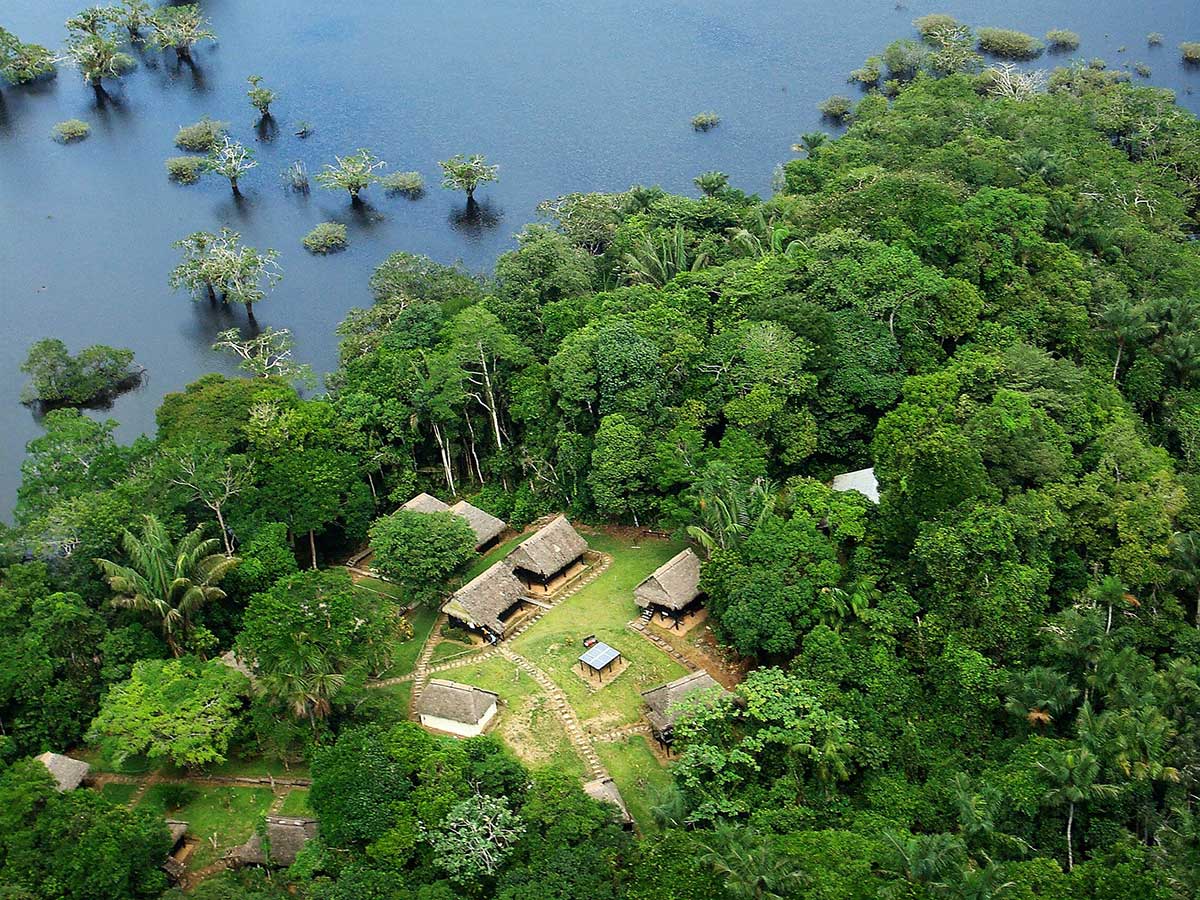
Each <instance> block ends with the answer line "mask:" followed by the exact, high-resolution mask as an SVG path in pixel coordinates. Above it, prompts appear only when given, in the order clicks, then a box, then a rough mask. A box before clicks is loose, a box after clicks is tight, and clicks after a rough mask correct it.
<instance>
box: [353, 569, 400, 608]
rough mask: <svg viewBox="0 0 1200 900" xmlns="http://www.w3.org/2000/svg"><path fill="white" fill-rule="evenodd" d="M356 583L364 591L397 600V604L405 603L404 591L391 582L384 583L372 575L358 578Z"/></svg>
mask: <svg viewBox="0 0 1200 900" xmlns="http://www.w3.org/2000/svg"><path fill="white" fill-rule="evenodd" d="M354 583H355V584H356V585H358V587H360V588H362V589H363V590H366V591H370V592H371V593H372V594H375V595H379V594H382V595H383V596H385V597H389V598H391V599H392V600H395V601H396V602H397V603H403V602H404V591H402V590H401V589H400V588H399V586H397V585H394V584H392V583H391V582H389V581H382V580H380V579H378V578H372V577H371V576H370V575H363V576H356V577H355V580H354Z"/></svg>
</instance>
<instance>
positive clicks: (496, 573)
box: [442, 560, 526, 641]
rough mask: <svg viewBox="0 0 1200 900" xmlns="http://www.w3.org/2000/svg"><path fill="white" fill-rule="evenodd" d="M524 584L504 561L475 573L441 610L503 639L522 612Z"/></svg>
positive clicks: (489, 635) (472, 627)
mask: <svg viewBox="0 0 1200 900" xmlns="http://www.w3.org/2000/svg"><path fill="white" fill-rule="evenodd" d="M525 595H526V590H525V585H524V584H522V583H521V581H520V579H518V578H517V576H516V575H514V574H513V571H512V568H511V567H510V566H509V564H508V563H507V562H506V561H505V560H500V562H498V563H494V564H493V565H492V566H491V567H489V568H487V569H485V570H484V571H483V572H481V573H480V574H478V575H476V576H475V577H474V578H472V579H471V580H470V581H468V582H467V583H466V584H464V585H463V586H462V587H460V588H459V589H458V590H457V591H455V592H454V593H453V594H451V595H450V599H449V600H447V601H446V602H445V603H444V604H443V605H442V612H444V613H445V614H446V615H448V616H450V618H452V619H457V620H458V621H459V622H461V623H462V624H463V625H465V626H466V627H467V628H471V629H474V630H475V631H482V632H484V633H485V634H487V636H488V637H489V638H490V639H491V640H493V641H498V640H502V639H503V638H504V637H505V635H506V634H507V633H508V631H509V629H510V627H511V626H512V624H513V623H514V621H515V620H516V618H517V614H518V613H519V612H520V611H521V608H522V606H523V603H524V600H525Z"/></svg>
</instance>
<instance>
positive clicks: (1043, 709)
mask: <svg viewBox="0 0 1200 900" xmlns="http://www.w3.org/2000/svg"><path fill="white" fill-rule="evenodd" d="M1078 695H1079V691H1078V690H1076V689H1075V687H1073V686H1072V684H1071V682H1070V681H1069V680H1068V679H1067V676H1066V675H1064V674H1062V673H1061V672H1057V671H1055V670H1054V669H1048V668H1046V667H1045V666H1035V667H1033V668H1032V669H1029V670H1028V671H1026V672H1023V673H1021V674H1020V675H1019V676H1017V677H1016V678H1014V679H1013V683H1012V684H1011V685H1010V686H1009V696H1008V699H1007V700H1006V701H1005V704H1004V708H1005V709H1006V710H1007V711H1008V712H1009V713H1011V714H1012V715H1014V716H1020V717H1021V718H1022V719H1024V720H1025V723H1026V724H1027V725H1029V726H1030V727H1032V728H1046V727H1047V726H1049V725H1050V724H1051V723H1053V722H1054V721H1055V720H1056V719H1058V718H1059V717H1060V716H1061V715H1062V714H1063V713H1065V712H1069V711H1070V710H1071V708H1072V706H1073V705H1074V703H1075V698H1076V697H1077V696H1078Z"/></svg>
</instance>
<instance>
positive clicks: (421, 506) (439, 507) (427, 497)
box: [400, 494, 450, 513]
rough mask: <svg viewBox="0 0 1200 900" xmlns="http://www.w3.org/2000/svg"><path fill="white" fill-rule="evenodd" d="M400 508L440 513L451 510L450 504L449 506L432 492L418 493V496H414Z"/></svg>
mask: <svg viewBox="0 0 1200 900" xmlns="http://www.w3.org/2000/svg"><path fill="white" fill-rule="evenodd" d="M400 508H401V509H408V510H412V511H413V512H423V513H439V512H449V511H450V507H449V506H447V505H446V504H445V503H443V502H442V501H441V500H439V499H438V498H437V497H434V496H433V495H432V494H417V496H415V497H413V498H412V499H411V500H409V501H408V502H407V503H405V504H404V505H403V506H401V507H400Z"/></svg>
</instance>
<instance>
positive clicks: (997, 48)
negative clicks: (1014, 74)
mask: <svg viewBox="0 0 1200 900" xmlns="http://www.w3.org/2000/svg"><path fill="white" fill-rule="evenodd" d="M978 37H979V49H980V50H982V51H983V52H984V53H990V54H992V56H1000V57H1003V58H1005V59H1033V57H1035V56H1037V55H1038V54H1039V53H1041V52H1042V50H1044V49H1045V45H1044V44H1043V43H1042V42H1041V41H1039V40H1038V39H1037V38H1035V37H1034V36H1033V35H1032V34H1026V33H1025V32H1023V31H1015V30H1013V29H1011V28H980V29H979V32H978Z"/></svg>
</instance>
